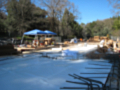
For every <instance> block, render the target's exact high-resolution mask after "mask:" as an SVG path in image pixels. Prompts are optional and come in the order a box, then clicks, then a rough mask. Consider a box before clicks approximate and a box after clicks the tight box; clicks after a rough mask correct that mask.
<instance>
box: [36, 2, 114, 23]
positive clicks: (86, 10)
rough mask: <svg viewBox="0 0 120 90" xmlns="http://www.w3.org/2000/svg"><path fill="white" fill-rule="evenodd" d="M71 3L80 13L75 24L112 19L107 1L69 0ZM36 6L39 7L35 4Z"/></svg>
mask: <svg viewBox="0 0 120 90" xmlns="http://www.w3.org/2000/svg"><path fill="white" fill-rule="evenodd" d="M69 1H70V2H73V3H74V4H75V6H76V7H77V9H78V11H79V12H80V13H81V14H80V15H79V16H80V18H78V19H77V22H78V23H79V24H80V23H85V24H87V23H89V22H93V21H96V20H104V19H107V18H110V17H113V14H112V12H111V10H112V8H111V5H110V4H109V2H108V1H107V0H69ZM36 6H39V5H38V3H36Z"/></svg>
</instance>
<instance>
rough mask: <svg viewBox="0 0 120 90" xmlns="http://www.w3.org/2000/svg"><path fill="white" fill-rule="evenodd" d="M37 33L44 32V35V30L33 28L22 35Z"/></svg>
mask: <svg viewBox="0 0 120 90" xmlns="http://www.w3.org/2000/svg"><path fill="white" fill-rule="evenodd" d="M38 34H45V35H46V33H45V32H44V31H41V30H39V29H34V30H31V31H28V32H25V33H24V35H38Z"/></svg>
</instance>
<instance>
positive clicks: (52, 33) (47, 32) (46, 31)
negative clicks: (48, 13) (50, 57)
mask: <svg viewBox="0 0 120 90" xmlns="http://www.w3.org/2000/svg"><path fill="white" fill-rule="evenodd" d="M44 32H45V33H46V34H51V35H57V34H56V33H54V32H51V31H48V30H45V31H44Z"/></svg>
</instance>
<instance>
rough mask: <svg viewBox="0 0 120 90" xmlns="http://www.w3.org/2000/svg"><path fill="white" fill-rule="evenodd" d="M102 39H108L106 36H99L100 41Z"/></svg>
mask: <svg viewBox="0 0 120 90" xmlns="http://www.w3.org/2000/svg"><path fill="white" fill-rule="evenodd" d="M103 39H104V40H107V39H108V38H107V37H106V36H101V37H100V40H103Z"/></svg>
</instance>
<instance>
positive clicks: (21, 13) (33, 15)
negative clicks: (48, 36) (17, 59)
mask: <svg viewBox="0 0 120 90" xmlns="http://www.w3.org/2000/svg"><path fill="white" fill-rule="evenodd" d="M6 9H7V11H8V16H7V20H6V26H7V27H8V32H9V35H10V34H11V33H13V32H15V33H16V34H17V32H18V34H19V35H22V34H23V33H24V32H25V31H28V30H31V29H36V28H38V29H42V30H45V29H47V25H46V23H47V19H46V15H47V12H46V11H45V10H42V9H40V8H39V7H36V6H35V5H34V4H32V3H31V0H19V1H18V0H10V1H9V2H8V3H7V6H6Z"/></svg>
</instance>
